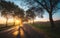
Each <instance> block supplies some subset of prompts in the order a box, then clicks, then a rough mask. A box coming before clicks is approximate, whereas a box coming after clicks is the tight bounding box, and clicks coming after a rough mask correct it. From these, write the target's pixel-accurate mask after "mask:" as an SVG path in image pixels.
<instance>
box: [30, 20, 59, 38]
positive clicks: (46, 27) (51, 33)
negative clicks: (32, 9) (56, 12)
mask: <svg viewBox="0 0 60 38" xmlns="http://www.w3.org/2000/svg"><path fill="white" fill-rule="evenodd" d="M54 23H55V29H54V30H51V26H50V22H36V23H34V24H31V25H32V26H34V27H35V28H37V29H39V30H43V32H44V33H45V34H46V35H47V36H48V37H49V38H60V20H57V21H54Z"/></svg>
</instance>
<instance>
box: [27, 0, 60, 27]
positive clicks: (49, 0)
mask: <svg viewBox="0 0 60 38" xmlns="http://www.w3.org/2000/svg"><path fill="white" fill-rule="evenodd" d="M27 1H29V0H27ZM31 2H34V3H37V4H38V6H40V8H42V9H44V10H45V11H47V13H48V14H49V20H50V23H51V28H54V27H55V26H54V21H53V14H54V13H56V11H57V10H58V9H60V8H58V4H60V0H33V1H30V3H29V4H31ZM32 6H34V5H32Z"/></svg>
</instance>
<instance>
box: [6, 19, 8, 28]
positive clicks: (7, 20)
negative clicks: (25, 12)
mask: <svg viewBox="0 0 60 38" xmlns="http://www.w3.org/2000/svg"><path fill="white" fill-rule="evenodd" d="M7 23H8V18H7V19H6V27H7Z"/></svg>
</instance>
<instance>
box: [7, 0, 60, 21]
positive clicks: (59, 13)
mask: <svg viewBox="0 0 60 38" xmlns="http://www.w3.org/2000/svg"><path fill="white" fill-rule="evenodd" d="M6 1H11V2H14V3H15V4H16V5H18V6H19V7H20V8H22V9H24V10H25V11H26V10H27V9H28V7H27V6H28V5H26V4H25V3H24V4H23V0H6ZM53 19H54V20H60V10H59V11H57V13H55V14H54V15H53ZM36 20H49V15H48V13H47V12H45V13H44V18H39V17H36Z"/></svg>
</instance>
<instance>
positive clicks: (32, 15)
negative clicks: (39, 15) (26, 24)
mask: <svg viewBox="0 0 60 38" xmlns="http://www.w3.org/2000/svg"><path fill="white" fill-rule="evenodd" d="M33 9H35V8H34V7H32V8H30V9H28V10H27V11H26V18H27V19H33V23H34V18H35V17H36V15H35V13H34V11H33Z"/></svg>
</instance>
